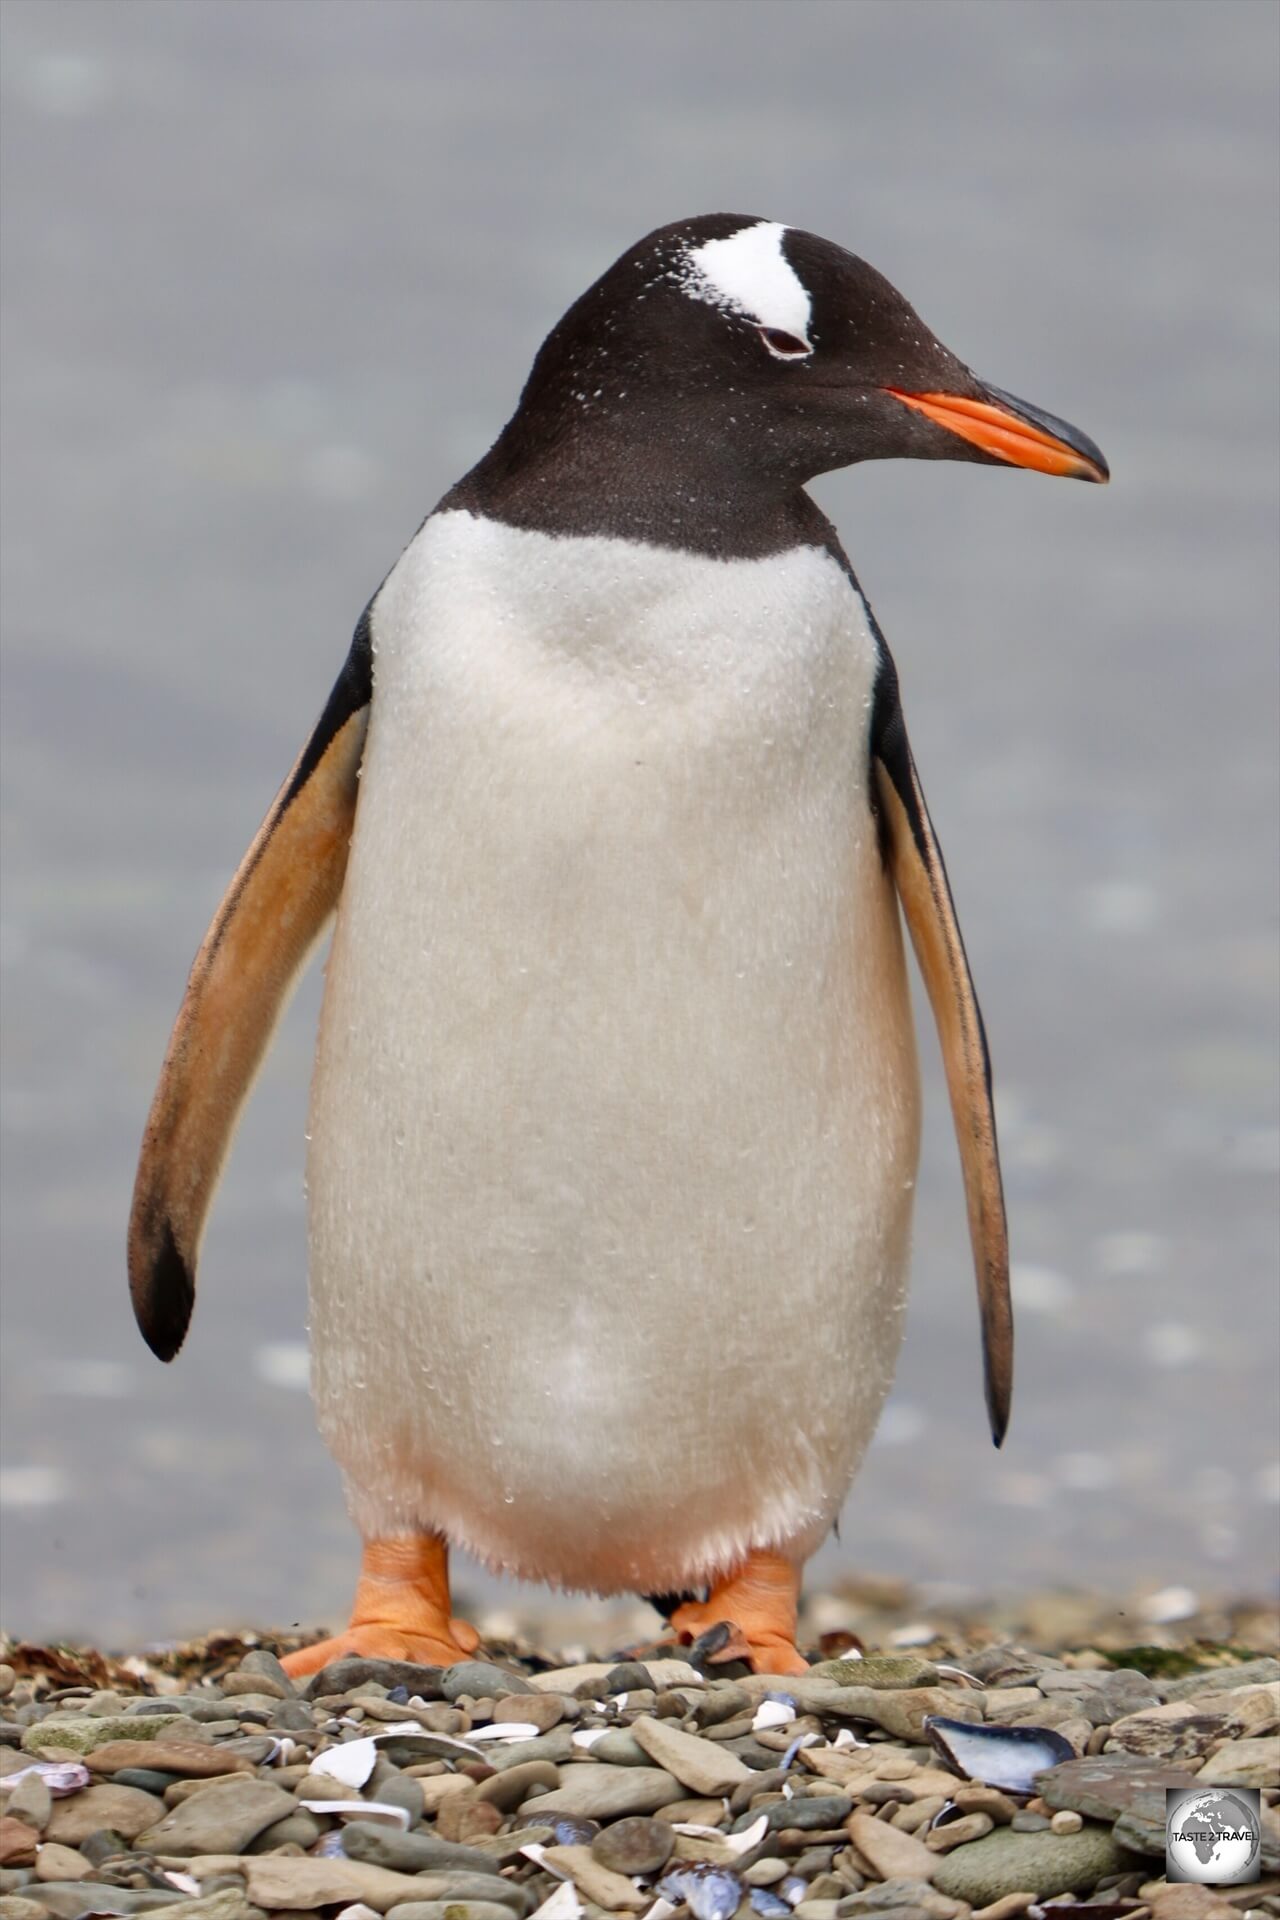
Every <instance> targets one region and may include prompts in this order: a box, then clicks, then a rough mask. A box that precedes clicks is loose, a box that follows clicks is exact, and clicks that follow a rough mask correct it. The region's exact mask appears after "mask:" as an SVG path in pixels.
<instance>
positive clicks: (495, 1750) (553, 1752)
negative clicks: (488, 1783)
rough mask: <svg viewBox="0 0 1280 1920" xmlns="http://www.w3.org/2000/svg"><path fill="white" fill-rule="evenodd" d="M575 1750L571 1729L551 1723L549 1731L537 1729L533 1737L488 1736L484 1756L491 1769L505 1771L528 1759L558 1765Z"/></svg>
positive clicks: (526, 1762) (568, 1758)
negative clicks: (505, 1738)
mask: <svg viewBox="0 0 1280 1920" xmlns="http://www.w3.org/2000/svg"><path fill="white" fill-rule="evenodd" d="M576 1752H577V1748H576V1747H575V1746H574V1744H573V1729H572V1728H571V1727H552V1729H551V1731H550V1733H540V1734H539V1735H538V1737H537V1739H536V1740H503V1741H498V1740H491V1741H490V1742H489V1743H488V1751H487V1752H486V1754H485V1759H486V1761H487V1762H488V1764H489V1765H490V1766H491V1767H492V1768H493V1769H494V1771H495V1772H497V1773H506V1772H507V1771H508V1769H509V1768H511V1767H523V1766H526V1765H527V1764H528V1762H529V1761H530V1760H545V1761H550V1763H551V1765H552V1766H553V1767H556V1766H561V1765H562V1764H563V1763H564V1762H565V1761H566V1760H571V1759H572V1758H573V1756H574V1754H575V1753H576Z"/></svg>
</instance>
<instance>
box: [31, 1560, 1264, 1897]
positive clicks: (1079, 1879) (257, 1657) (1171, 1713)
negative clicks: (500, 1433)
mask: <svg viewBox="0 0 1280 1920" xmlns="http://www.w3.org/2000/svg"><path fill="white" fill-rule="evenodd" d="M586 1617H589V1615H588V1613H587V1612H586V1611H585V1610H584V1611H583V1613H581V1614H573V1615H570V1614H569V1613H567V1612H566V1611H565V1610H563V1609H561V1610H560V1612H559V1613H558V1614H557V1613H556V1612H555V1611H554V1610H553V1611H552V1612H550V1613H549V1614H548V1615H547V1617H546V1619H545V1620H539V1621H537V1622H536V1623H534V1624H536V1626H537V1629H538V1633H537V1638H536V1640H535V1639H534V1638H527V1637H522V1636H520V1635H514V1636H511V1637H508V1638H507V1639H505V1640H499V1639H497V1638H496V1637H494V1635H493V1633H492V1631H490V1632H488V1633H487V1634H486V1645H485V1650H484V1654H483V1656H482V1657H481V1656H477V1657H476V1658H473V1659H470V1660H465V1661H461V1662H459V1663H458V1664H457V1665H455V1666H452V1667H448V1668H439V1667H431V1666H416V1665H412V1664H408V1663H403V1662H399V1661H393V1660H372V1659H362V1658H355V1657H351V1658H344V1659H341V1660H338V1661H336V1662H334V1663H332V1664H330V1665H329V1666H328V1667H326V1668H325V1669H324V1670H323V1671H322V1672H320V1673H318V1674H316V1675H314V1676H312V1677H311V1678H310V1679H307V1680H298V1681H294V1680H291V1679H290V1678H289V1676H288V1675H287V1674H286V1672H285V1670H284V1668H283V1666H282V1665H281V1663H280V1658H279V1656H280V1655H281V1654H287V1653H288V1652H289V1651H291V1650H292V1649H293V1648H295V1647H297V1646H299V1645H304V1644H306V1642H307V1641H308V1640H309V1639H311V1638H314V1637H315V1636H314V1634H310V1633H308V1634H302V1635H300V1634H297V1633H295V1634H292V1635H282V1636H279V1637H276V1636H272V1635H269V1634H265V1633H263V1634H255V1633H250V1634H232V1633H218V1634H212V1635H209V1636H207V1637H206V1638H204V1639H202V1640H200V1641H197V1642H190V1643H187V1644H183V1645H172V1646H168V1647H165V1648H163V1649H152V1650H150V1651H148V1652H146V1653H135V1654H127V1655H123V1656H112V1655H107V1654H104V1653H102V1652H100V1651H98V1650H96V1649H91V1648H84V1647H63V1646H58V1647H53V1646H37V1645H34V1644H31V1643H20V1642H14V1641H12V1640H0V1920H49V1916H57V1917H58V1920H89V1916H95V1915H99V1914H137V1913H150V1912H153V1911H155V1910H158V1909H160V1908H166V1909H168V1908H173V1909H174V1910H175V1912H177V1913H180V1914H182V1915H184V1916H186V1915H190V1916H192V1920H196V1916H199V1917H200V1920H257V1916H259V1915H267V1914H275V1915H279V1914H283V1915H289V1916H299V1915H304V1914H320V1915H333V1916H341V1920H366V1917H367V1916H372V1915H379V1914H387V1915H390V1916H391V1920H597V1916H601V1915H605V1914H618V1915H633V1914H634V1915H637V1916H642V1917H643V1920H735V1917H736V1920H751V1916H753V1915H755V1916H760V1920H789V1916H790V1915H792V1914H794V1915H795V1916H796V1920H854V1917H855V1916H858V1915H863V1914H865V1915H877V1916H881V1917H882V1920H907V1916H913V1915H922V1916H927V1917H928V1920H966V1917H967V1916H973V1917H974V1920H1015V1916H1019V1915H1024V1914H1025V1915H1027V1916H1029V1917H1030V1920H1037V1917H1038V1916H1041V1915H1046V1914H1056V1913H1063V1912H1071V1911H1074V1910H1076V1909H1077V1908H1078V1909H1080V1910H1081V1911H1083V1912H1085V1913H1087V1914H1089V1915H1090V1916H1091V1920H1102V1916H1104V1915H1105V1916H1109V1915H1126V1916H1133V1920H1145V1916H1151V1920H1227V1917H1228V1916H1232V1915H1237V1916H1238V1915H1248V1914H1251V1913H1256V1914H1272V1915H1275V1914H1280V1659H1277V1650H1278V1647H1280V1637H1278V1628H1280V1616H1278V1613H1277V1609H1276V1607H1275V1606H1273V1605H1270V1604H1267V1603H1262V1602H1248V1601H1237V1602H1222V1603H1219V1604H1209V1603H1207V1602H1204V1601H1201V1600H1199V1599H1198V1598H1197V1597H1196V1596H1193V1595H1190V1594H1187V1593H1185V1592H1183V1591H1181V1590H1174V1589H1171V1590H1168V1591H1167V1592H1165V1593H1162V1594H1156V1595H1151V1594H1147V1595H1144V1596H1139V1597H1135V1598H1134V1599H1133V1600H1131V1601H1129V1602H1126V1603H1119V1602H1115V1601H1107V1602H1103V1601H1101V1600H1099V1599H1097V1598H1090V1597H1088V1596H1085V1595H1080V1594H1075V1595H1070V1594H1061V1593H1052V1594H1041V1595H1032V1596H1029V1597H1027V1598H1025V1599H1024V1600H1022V1601H1020V1602H1017V1603H1014V1602H1004V1603H999V1604H996V1603H992V1604H991V1605H990V1606H987V1607H985V1608H983V1609H980V1610H978V1609H970V1610H969V1611H967V1612H964V1613H961V1612H952V1613H948V1612H947V1610H946V1609H939V1608H937V1607H934V1608H932V1609H929V1610H926V1611H924V1612H922V1611H921V1607H920V1604H919V1596H917V1595H913V1594H912V1593H911V1592H910V1591H909V1590H907V1589H901V1588H897V1587H895V1586H893V1585H892V1584H891V1583H883V1584H882V1585H881V1586H879V1587H878V1586H877V1585H876V1583H874V1582H873V1583H868V1584H866V1585H865V1586H864V1587H862V1588H858V1587H857V1586H856V1583H852V1582H851V1583H849V1584H848V1585H847V1586H846V1588H845V1589H844V1590H843V1591H838V1592H833V1593H825V1594H819V1595H816V1596H812V1597H811V1598H810V1599H809V1601H808V1604H807V1609H806V1614H805V1616H804V1619H803V1620H802V1626H801V1636H800V1638H801V1645H802V1647H803V1649H804V1651H805V1653H806V1656H807V1657H808V1658H809V1659H810V1661H811V1665H810V1667H809V1670H808V1672H807V1673H806V1674H804V1675H802V1676H800V1677H798V1678H797V1677H784V1676H771V1675H769V1674H755V1673H752V1672H750V1671H749V1670H747V1668H746V1667H745V1666H744V1665H743V1664H742V1663H741V1662H739V1661H735V1660H729V1659H726V1658H725V1654H726V1652H727V1650H728V1649H727V1648H726V1646H725V1641H726V1638H727V1636H726V1635H725V1633H724V1631H723V1630H721V1629H713V1630H712V1631H711V1632H709V1633H708V1634H706V1635H704V1636H703V1638H702V1639H701V1640H700V1641H697V1642H695V1643H693V1644H692V1645H682V1644H675V1643H674V1642H672V1641H671V1640H670V1639H669V1638H668V1639H666V1640H661V1639H653V1638H650V1639H649V1641H648V1642H647V1643H645V1642H639V1643H633V1644H630V1645H626V1646H614V1647H610V1648H603V1647H597V1648H594V1649H593V1648H591V1647H590V1646H588V1645H586V1644H582V1643H580V1642H579V1643H568V1642H566V1641H565V1640H564V1639H563V1638H561V1639H560V1640H559V1641H557V1640H556V1639H554V1638H553V1637H552V1636H553V1634H554V1631H555V1624H556V1621H557V1620H558V1621H559V1623H560V1625H561V1627H563V1626H564V1625H565V1624H568V1623H572V1622H573V1621H576V1620H577V1619H578V1618H586ZM648 1618H649V1620H650V1623H651V1630H652V1620H653V1616H652V1615H648ZM842 1619H843V1620H844V1621H845V1622H846V1623H847V1624H844V1625H840V1624H837V1622H839V1621H840V1620H842ZM477 1624H478V1625H480V1627H481V1628H482V1630H484V1629H486V1627H487V1626H488V1627H490V1628H492V1627H493V1626H499V1625H502V1624H503V1623H502V1622H499V1621H497V1620H496V1619H495V1620H494V1621H492V1622H486V1620H485V1619H484V1618H483V1617H481V1618H480V1619H479V1621H478V1622H477ZM507 1624H508V1625H509V1623H507ZM1178 1785H1186V1786H1188V1787H1191V1786H1193V1785H1194V1786H1197V1787H1199V1786H1203V1787H1205V1788H1206V1790H1207V1789H1211V1788H1212V1789H1219V1790H1226V1791H1228V1792H1229V1791H1230V1789H1232V1788H1235V1787H1257V1788H1260V1789H1261V1791H1262V1805H1263V1835H1262V1860H1261V1877H1260V1878H1259V1879H1258V1880H1256V1881H1254V1882H1253V1883H1252V1884H1246V1885H1241V1886H1228V1887H1220V1888H1214V1887H1207V1886H1197V1885H1191V1884H1170V1883H1168V1882H1167V1881H1166V1878H1165V1871H1164V1831H1165V1829H1164V1813H1165V1789H1166V1787H1168V1786H1178Z"/></svg>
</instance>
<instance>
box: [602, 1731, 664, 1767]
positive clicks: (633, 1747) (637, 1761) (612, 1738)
mask: <svg viewBox="0 0 1280 1920" xmlns="http://www.w3.org/2000/svg"><path fill="white" fill-rule="evenodd" d="M591 1758H592V1759H593V1760H600V1761H603V1762H604V1763H605V1764H606V1765H607V1766H611V1767H651V1766H652V1765H653V1756H652V1754H649V1753H646V1752H645V1750H644V1748H643V1747H642V1746H641V1745H640V1742H639V1741H638V1740H637V1739H636V1737H635V1735H634V1734H632V1733H627V1732H625V1731H624V1730H623V1729H622V1728H621V1727H619V1728H618V1730H617V1732H616V1733H606V1735H605V1736H604V1739H603V1740H597V1741H596V1742H595V1743H594V1745H593V1746H592V1748H591Z"/></svg>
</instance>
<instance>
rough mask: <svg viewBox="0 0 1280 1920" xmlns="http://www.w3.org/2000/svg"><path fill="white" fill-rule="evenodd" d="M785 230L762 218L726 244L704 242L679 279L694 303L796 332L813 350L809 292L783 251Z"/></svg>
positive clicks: (687, 258) (781, 330)
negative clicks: (810, 331) (701, 303)
mask: <svg viewBox="0 0 1280 1920" xmlns="http://www.w3.org/2000/svg"><path fill="white" fill-rule="evenodd" d="M785 232H786V228H785V227H784V226H782V225H780V223H779V222H778V221H776V220H760V221H758V222H757V223H756V225H755V226H753V227H740V228H739V230H738V232H737V233H731V234H730V235H729V236H728V238H727V239H725V240H706V241H704V242H703V244H702V245H701V246H700V247H690V248H689V249H688V251H687V253H686V254H685V255H684V258H683V261H682V262H681V267H680V269H679V270H678V271H677V274H676V278H677V280H678V281H679V283H680V286H681V287H682V288H683V290H684V292H685V293H687V294H688V295H689V297H690V299H692V300H704V301H706V303H707V305H708V306H712V307H719V308H720V309H721V311H722V312H725V313H738V314H742V315H744V316H745V317H746V318H747V319H748V320H754V321H755V323H756V325H757V326H758V327H767V328H769V329H770V330H771V331H775V332H778V333H790V334H794V335H795V337H796V339H797V340H803V341H804V343H805V345H806V346H807V347H809V349H810V351H812V343H811V341H810V339H809V314H810V306H811V303H810V300H809V290H808V288H807V287H806V286H805V284H804V282H803V281H802V280H801V279H800V276H799V275H798V274H797V272H796V270H795V268H794V267H793V266H792V265H791V262H790V261H789V260H788V259H787V256H786V254H785V253H784V252H783V251H782V236H783V234H784V233H785ZM765 344H766V345H767V344H768V342H766V343H765ZM779 357H780V358H789V357H791V356H788V355H781V356H779Z"/></svg>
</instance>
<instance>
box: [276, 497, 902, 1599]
mask: <svg viewBox="0 0 1280 1920" xmlns="http://www.w3.org/2000/svg"><path fill="white" fill-rule="evenodd" d="M584 579H585V580H588V581H589V582H590V584H589V586H588V587H587V588H586V589H585V590H584V588H583V586H582V582H583V580H584ZM712 608H714V609H715V612H714V615H713V614H712V612H711V609H712ZM373 636H374V646H375V655H376V657H375V691H374V700H373V711H372V717H371V722H370V730H369V740H368V748H367V753H366V759H365V766H364V772H363V776H362V784H361V793H360V804H359V809H358V815H357V821H356V832H355V839H354V842H353V846H352V853H351V862H350V867H349V869H348V874H347V880H346V886H345V889H344V893H343V897H342V904H341V910H340V913H339V918H338V926H337V931H336V935H335V939H334V946H333V953H332V957H331V959H330V963H329V971H328V980H327V986H326V992H325V1001H324V1012H323V1016H322V1021H321V1031H320V1043H319V1052H318V1057H317V1064H316V1075H315V1083H314V1088H313V1095H312V1113H311V1135H312V1146H311V1153H310V1164H309V1175H310V1194H311V1202H310V1209H311V1285H312V1330H313V1346H314V1361H313V1372H314V1381H313V1384H314V1390H315V1396H316V1402H317V1406H318V1410H319V1417H320V1422H321V1427H322V1430H323V1432H324V1434H325V1437H326V1439H327V1441H328V1443H329V1445H330V1447H331V1448H332V1450H333V1452H334V1454H335V1455H336V1457H337V1459H338V1460H339V1461H340V1463H341V1464H342V1466H343V1468H344V1470H345V1472H346V1475H347V1479H348V1485H349V1488H350V1492H351V1499H352V1505H353V1510H354V1514H355V1518H356V1520H357V1523H358V1524H359V1525H360V1526H361V1527H362V1529H363V1530H364V1531H365V1533H366V1534H367V1535H368V1534H373V1533H385V1532H388V1531H404V1530H406V1529H410V1528H415V1527H432V1528H435V1529H438V1530H439V1531H441V1532H443V1533H444V1534H446V1535H447V1536H448V1537H449V1538H450V1539H452V1540H454V1541H456V1542H458V1543H459V1544H460V1545H463V1546H466V1547H468V1548H470V1549H471V1550H472V1551H473V1552H475V1553H477V1554H479V1555H480V1556H481V1557H482V1558H483V1559H485V1560H487V1561H488V1562H490V1563H491V1564H493V1565H495V1566H498V1567H501V1568H504V1569H506V1570H508V1571H511V1572H515V1573H518V1574H521V1575H523V1576H525V1577H527V1578H532V1579H540V1580H547V1581H552V1582H555V1583H558V1584H561V1585H565V1586H580V1587H585V1588H591V1589H595V1590H597V1591H610V1590H615V1589H622V1588H634V1589H638V1590H640V1591H646V1590H648V1591H653V1590H659V1589H668V1588H671V1587H673V1586H679V1585H681V1584H683V1583H685V1582H687V1581H689V1580H691V1579H694V1578H697V1577H699V1576H701V1575H705V1574H709V1573H711V1572H714V1571H715V1570H717V1569H718V1568H723V1567H725V1566H726V1565H727V1564H730V1563H731V1562H732V1561H733V1559H734V1558H735V1557H736V1556H737V1555H738V1554H740V1553H741V1552H742V1551H743V1550H744V1549H745V1548H746V1547H748V1546H752V1545H787V1546H792V1547H794V1548H795V1549H796V1551H798V1552H800V1553H805V1552H808V1551H810V1550H812V1548H813V1546H814V1545H816V1544H817V1541H818V1540H819V1539H820V1538H821V1536H822V1535H823V1533H824V1532H825V1531H826V1529H827V1528H828V1527H829V1526H830V1524H831V1522H832V1519H833V1518H834V1516H835V1514H836V1512H837V1511H838V1508H839V1505H840V1502H841V1499H842V1497H843V1495H844V1492H845V1489H846V1487H847V1485H848V1483H849V1480H850V1478H851V1477H852V1474H853V1472H854V1469H855V1468H856V1466H857V1464H858V1461H859V1459H860V1457H861V1454H862V1452H863V1449H864V1448H865V1446H866V1444H867V1441H868V1440H869V1438H870V1435H871V1432H872V1430H873V1428H874V1425H875V1422H876V1419H877V1417H878V1414H879V1411H880V1407H881V1404H882V1402H883V1399H884V1396H885V1393H886V1392H887V1389H888V1386H889V1382H890V1379H891V1377H892V1372H893V1367H894V1363H895V1360H896V1356H897V1351H898V1346H899V1341H900V1336H901V1323H902V1310H903V1300H904V1289H905V1280H906V1265H907V1254H908V1239H909V1230H910V1215H911V1200H912V1191H911V1190H912V1184H913V1181H914V1176H915V1168H916V1157H917V1145H918V1127H919V1119H918V1091H917V1077H916V1066H915V1055H914V1042H913V1035H912V1029H911V1018H910V1008H909V1001H908V994H907V985H906V978H905V971H904V966H903V958H902V945H901V936H900V932H899V925H898V915H897V907H896V903H895V901H894V898H893V895H892V891H891V887H890V884H889V882H888V881H887V880H886V878H885V876H884V874H883V872H882V867H881V861H880V856H879V852H878V848H877V844H876V832H875V825H874V821H873V819H872V817H871V814H870V811H869V808H868V804H867V798H866V794H867V778H866V737H867V728H868V716H869V703H870V695H871V686H872V681H873V678H874V670H875V653H874V645H873V642H872V639H871V636H870V634H869V632H868V630H867V626H866V623H865V619H864V617H863V615H862V609H861V605H860V602H859V601H858V599H857V597H856V595H855V594H854V593H853V592H852V591H851V589H850V587H849V584H848V582H847V580H846V578H845V576H844V575H843V573H842V572H841V571H840V569H839V567H838V566H837V565H836V563H835V562H834V561H833V560H832V559H830V557H829V556H827V555H826V554H823V553H821V552H818V551H816V550H813V549H807V548H806V549H798V550H796V551H795V552H793V553H790V554H787V555H783V556H778V557H774V558H770V559H767V560H762V561H735V562H718V561H712V560H705V559H700V558H697V557H694V556H691V555H684V554H679V553H673V552H670V551H666V550H661V549H657V548H648V547H640V546H636V545H633V544H631V543H623V542H617V541H610V540H606V539H592V540H576V541H567V540H566V541H561V540H554V539H552V538H550V537H548V536H546V535H542V534H534V533H525V532H518V531H515V530H513V529H510V528H505V527H501V526H498V525H496V524H494V523H492V522H487V521H484V520H478V519H474V518H472V517H471V516H469V515H466V514H461V513H449V514H444V515H438V516H436V517H435V518H433V519H432V520H430V521H428V523H427V525H426V526H425V527H424V529H423V530H422V532H421V533H420V534H419V535H418V537H417V539H416V540H415V541H414V543H413V545H412V546H411V547H410V548H409V549H408V551H407V552H406V554H405V555H404V556H403V558H402V560H401V561H400V564H399V566H398V567H397V568H396V570H395V572H394V573H393V574H392V575H391V577H390V579H389V581H388V582H387V585H386V586H385V588H384V589H383V592H382V594H381V596H380V597H379V599H378V602H377V604H376V607H375V609H374V615H373Z"/></svg>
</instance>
